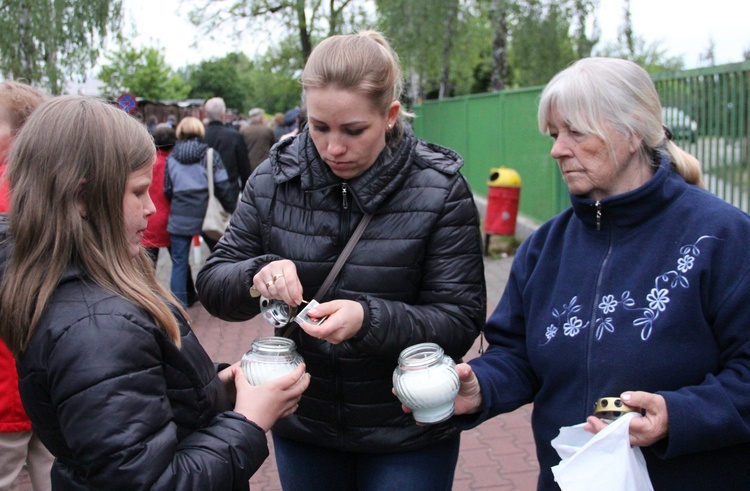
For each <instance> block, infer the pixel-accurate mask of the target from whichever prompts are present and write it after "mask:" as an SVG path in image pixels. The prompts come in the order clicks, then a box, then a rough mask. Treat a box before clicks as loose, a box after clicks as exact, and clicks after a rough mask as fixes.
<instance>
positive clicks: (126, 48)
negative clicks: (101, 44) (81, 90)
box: [99, 43, 190, 100]
mask: <svg viewBox="0 0 750 491" xmlns="http://www.w3.org/2000/svg"><path fill="white" fill-rule="evenodd" d="M106 58H107V59H108V60H109V63H107V64H105V65H104V66H102V68H101V70H100V71H99V79H100V80H101V81H102V82H103V83H104V88H103V89H102V91H103V95H104V96H105V97H109V98H110V99H115V98H117V96H119V95H120V94H122V93H123V92H130V93H132V94H134V95H136V96H137V97H143V98H145V99H151V100H164V99H168V100H181V99H184V98H185V97H186V96H187V95H188V93H189V92H190V86H189V85H187V84H186V83H185V82H184V81H183V80H182V79H181V78H180V77H179V76H178V75H177V74H176V73H175V72H174V70H172V68H171V67H170V66H169V65H167V64H166V62H165V60H164V54H163V53H162V51H161V50H160V49H157V48H140V49H138V48H133V47H132V46H130V45H129V44H127V43H125V44H124V45H123V46H122V47H121V48H120V49H119V50H118V51H116V52H114V53H110V54H108V55H106Z"/></svg>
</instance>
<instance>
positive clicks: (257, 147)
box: [240, 107, 276, 171]
mask: <svg viewBox="0 0 750 491" xmlns="http://www.w3.org/2000/svg"><path fill="white" fill-rule="evenodd" d="M240 134H241V135H242V138H244V140H245V145H246V146H247V158H248V160H249V161H250V169H251V171H254V170H255V169H256V168H257V167H258V165H260V163H261V162H263V161H264V160H266V159H267V158H268V152H269V150H271V147H272V146H273V144H274V143H276V139H275V138H274V136H273V130H272V129H271V128H269V127H268V125H266V117H265V111H264V110H263V109H261V108H259V107H255V108H253V109H250V111H249V112H248V123H247V124H245V125H242V127H241V128H240Z"/></svg>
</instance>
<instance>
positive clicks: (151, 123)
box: [146, 114, 159, 133]
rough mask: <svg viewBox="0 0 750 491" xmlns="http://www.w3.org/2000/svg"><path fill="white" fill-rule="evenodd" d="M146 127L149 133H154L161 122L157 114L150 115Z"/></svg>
mask: <svg viewBox="0 0 750 491" xmlns="http://www.w3.org/2000/svg"><path fill="white" fill-rule="evenodd" d="M146 121H147V122H146V129H147V130H148V132H149V133H153V132H154V129H155V128H156V126H157V125H158V124H159V119H158V118H157V117H156V115H155V114H151V115H149V117H148V118H147V119H146Z"/></svg>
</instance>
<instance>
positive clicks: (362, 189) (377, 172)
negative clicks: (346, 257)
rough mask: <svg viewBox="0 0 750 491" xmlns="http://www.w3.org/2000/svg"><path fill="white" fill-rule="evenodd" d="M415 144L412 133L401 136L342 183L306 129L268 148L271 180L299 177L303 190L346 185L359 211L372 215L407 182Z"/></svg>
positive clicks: (278, 180)
mask: <svg viewBox="0 0 750 491" xmlns="http://www.w3.org/2000/svg"><path fill="white" fill-rule="evenodd" d="M416 144H417V139H416V138H415V137H414V135H413V134H406V135H404V137H403V138H402V139H401V141H400V142H399V143H398V144H397V145H395V146H391V147H387V148H386V149H385V150H383V152H381V154H380V155H379V156H378V158H377V159H376V160H375V163H374V164H373V165H372V167H370V168H369V169H368V170H367V171H366V172H365V173H364V174H362V175H361V176H358V177H356V178H354V179H352V180H350V181H344V180H342V179H341V178H339V177H338V176H336V175H335V174H334V173H333V172H332V171H331V169H330V168H329V167H328V165H327V164H326V163H325V162H324V161H323V159H321V158H320V155H319V154H318V151H317V149H316V148H315V144H314V143H313V141H312V138H311V137H310V133H309V131H308V130H305V131H303V132H302V133H300V134H299V135H298V136H297V137H296V138H294V139H291V138H290V139H287V140H284V141H282V142H281V143H279V144H278V145H276V146H274V147H273V148H272V149H271V165H272V172H273V177H274V181H275V182H276V183H277V184H281V183H283V182H286V181H289V180H291V179H293V178H295V177H299V178H300V182H301V187H302V190H303V191H317V190H323V189H326V188H330V187H339V186H341V185H342V184H343V183H344V182H346V184H347V189H348V191H349V192H350V193H351V195H352V196H353V199H354V201H355V202H356V203H357V204H358V205H359V207H360V209H361V210H362V211H363V212H364V213H373V212H374V211H375V210H377V208H378V206H379V205H380V204H381V203H382V202H383V201H384V200H385V199H386V198H387V197H388V196H389V195H390V194H391V193H392V192H393V191H394V190H396V189H398V188H399V187H400V186H401V185H402V183H403V181H404V179H406V177H407V175H408V169H409V167H410V166H411V165H414V161H413V159H412V158H411V157H412V154H413V152H414V148H415V146H416Z"/></svg>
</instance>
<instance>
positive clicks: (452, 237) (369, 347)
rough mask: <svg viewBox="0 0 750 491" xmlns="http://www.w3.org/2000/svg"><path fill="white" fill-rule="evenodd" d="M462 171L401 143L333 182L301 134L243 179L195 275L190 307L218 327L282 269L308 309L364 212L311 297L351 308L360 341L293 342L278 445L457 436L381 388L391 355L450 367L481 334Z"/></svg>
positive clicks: (412, 441) (383, 444) (397, 445)
mask: <svg viewBox="0 0 750 491" xmlns="http://www.w3.org/2000/svg"><path fill="white" fill-rule="evenodd" d="M462 163H463V162H462V160H461V157H460V156H459V155H458V154H456V153H455V152H453V151H451V150H448V149H446V148H443V147H439V146H437V145H431V144H428V143H426V142H424V141H421V140H418V139H417V138H415V137H414V136H412V135H407V136H405V137H404V138H403V140H402V141H401V143H400V145H398V146H397V147H396V148H390V149H386V150H384V152H383V153H382V154H381V155H380V157H378V159H377V161H376V162H375V163H374V164H373V166H372V167H371V168H370V169H369V170H368V171H367V172H365V173H364V174H363V175H361V176H359V177H358V178H356V179H354V180H351V181H349V182H342V181H341V179H339V178H338V177H336V176H335V175H334V174H333V173H332V172H331V171H330V169H329V168H328V166H327V165H326V164H325V163H324V162H323V161H322V160H321V159H320V157H319V156H318V153H317V151H316V149H315V146H314V144H313V142H312V140H311V138H310V136H309V134H308V132H307V131H305V132H303V133H301V134H300V135H299V136H298V137H297V138H295V139H288V140H285V141H282V142H281V143H280V144H278V145H277V146H276V147H274V148H273V149H272V150H271V156H270V158H269V160H267V161H265V162H264V163H262V164H261V165H260V167H258V169H257V170H256V172H255V174H253V175H252V176H251V178H250V180H249V181H248V184H247V187H246V188H245V192H244V194H243V197H242V199H241V201H240V204H239V206H238V208H237V211H235V213H234V215H233V217H232V221H231V224H230V227H229V229H228V231H227V233H226V234H225V235H224V237H223V238H222V239H221V241H220V242H219V245H218V246H217V248H216V249H215V250H214V252H213V254H212V255H211V257H210V258H209V259H208V261H207V262H206V265H205V267H204V268H203V270H202V271H201V272H200V274H199V276H198V282H197V286H198V290H199V292H200V297H201V301H202V302H203V304H204V305H205V306H206V308H207V309H208V311H209V312H211V313H212V314H214V315H216V316H218V317H221V318H223V319H228V320H245V319H248V318H250V317H253V316H255V315H256V314H258V313H259V309H260V307H259V302H258V300H257V299H251V298H250V296H249V288H250V286H251V285H252V278H253V276H254V275H255V273H256V272H257V271H258V270H259V269H260V268H261V267H263V266H264V265H265V264H267V263H269V262H271V261H275V260H278V259H282V258H284V259H290V260H292V261H294V263H295V265H296V267H297V272H298V275H299V277H300V280H301V282H302V285H303V287H304V298H306V299H308V300H309V299H310V298H312V296H313V295H314V294H315V292H316V291H317V290H318V288H319V287H320V285H321V284H322V283H323V281H324V280H325V277H326V275H327V274H328V272H329V271H330V269H331V267H332V266H333V263H334V262H335V260H336V258H337V257H338V255H339V254H340V253H341V250H342V249H343V248H344V246H345V245H346V243H347V241H348V239H349V237H350V235H351V234H352V232H353V231H354V229H355V228H356V226H357V224H358V222H359V221H360V220H361V219H362V216H363V214H364V213H374V217H373V219H372V221H371V222H370V224H369V225H368V227H367V229H366V230H365V232H364V235H363V236H362V238H361V239H360V241H359V242H358V243H357V246H356V247H355V248H354V250H353V252H352V254H351V256H350V257H349V259H348V260H347V262H346V263H345V264H344V266H343V268H342V270H341V272H340V273H339V275H338V277H337V278H336V280H335V281H334V283H333V285H332V286H331V288H330V289H329V291H328V293H327V294H326V296H325V298H323V299H322V301H327V300H332V299H351V300H356V301H358V302H360V303H361V304H362V306H363V308H364V311H365V321H364V323H363V326H362V329H361V330H360V332H359V333H358V334H357V336H355V338H353V339H350V340H349V341H346V342H344V343H341V344H339V345H332V344H329V343H327V342H324V341H320V340H318V339H315V338H313V337H311V336H308V335H307V334H305V333H304V331H302V330H301V329H298V330H296V332H295V334H294V335H293V338H294V341H295V342H296V343H297V348H298V351H299V352H300V354H301V355H302V356H303V358H304V359H305V362H306V364H307V369H308V372H309V373H310V374H311V375H312V381H311V383H310V387H309V388H308V389H307V391H306V392H305V394H304V395H303V397H302V401H301V403H300V407H299V410H298V411H297V412H296V413H295V414H294V415H293V416H291V417H289V418H285V419H284V420H282V421H279V422H278V423H277V424H276V426H275V427H274V431H275V432H276V433H277V434H278V435H281V436H284V437H287V438H291V439H295V440H299V441H304V442H308V443H312V444H317V445H322V446H326V447H333V448H338V449H342V450H347V451H366V452H391V451H402V450H403V451H405V450H415V449H419V448H423V447H425V446H427V445H429V444H430V443H432V442H434V441H437V440H440V439H444V438H448V437H450V436H454V435H455V434H456V433H455V431H456V430H455V429H453V428H452V426H451V425H449V424H438V425H431V426H427V427H423V426H417V425H416V424H415V423H414V420H413V418H412V417H411V416H410V415H407V414H405V413H404V412H403V411H402V410H401V404H400V403H399V402H398V400H397V399H396V397H395V396H394V395H393V394H392V392H391V389H392V387H393V385H392V376H393V370H394V369H395V368H396V365H397V359H398V355H399V353H400V352H401V350H403V349H404V348H406V347H408V346H411V345H414V344H417V343H421V342H427V341H431V342H435V343H437V344H439V345H440V346H442V347H443V349H444V350H445V352H446V353H447V354H448V355H450V356H452V357H454V358H460V357H462V356H463V355H464V354H465V353H466V351H467V350H468V349H469V348H470V347H471V345H472V343H473V342H474V340H475V339H476V337H477V335H478V334H479V331H480V328H481V326H482V325H483V324H484V319H485V316H486V306H485V303H486V294H485V286H484V269H483V263H482V241H481V236H480V231H479V219H478V214H477V209H476V206H475V204H474V201H473V198H472V194H471V192H470V190H469V187H468V185H467V183H466V181H465V179H464V178H463V176H461V175H460V174H459V172H458V171H459V168H460V167H461V165H462ZM269 329H270V327H269ZM269 334H270V332H269ZM248 348H249V347H248Z"/></svg>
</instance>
